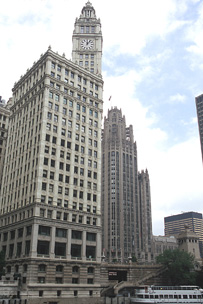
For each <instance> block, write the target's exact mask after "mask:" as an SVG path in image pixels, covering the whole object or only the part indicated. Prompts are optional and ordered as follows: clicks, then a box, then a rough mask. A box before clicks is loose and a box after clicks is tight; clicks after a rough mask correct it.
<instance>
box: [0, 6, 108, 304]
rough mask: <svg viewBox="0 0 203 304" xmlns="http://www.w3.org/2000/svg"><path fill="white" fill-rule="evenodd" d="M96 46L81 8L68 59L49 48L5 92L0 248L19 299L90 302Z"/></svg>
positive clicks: (96, 203) (96, 179)
mask: <svg viewBox="0 0 203 304" xmlns="http://www.w3.org/2000/svg"><path fill="white" fill-rule="evenodd" d="M101 48H102V35H101V24H100V20H99V19H97V18H96V15H95V10H94V8H93V6H92V5H91V3H90V2H89V1H88V2H87V3H86V5H85V6H84V7H83V9H82V12H81V15H80V18H78V19H76V22H75V28H74V35H73V54H74V56H73V61H70V60H67V59H66V58H65V55H62V56H60V55H59V54H58V53H55V52H53V51H52V50H51V48H50V47H49V49H48V50H47V51H46V52H45V54H43V55H41V57H40V59H39V60H38V61H37V62H36V63H34V64H33V66H32V67H31V68H30V69H28V70H27V72H26V74H25V75H24V76H22V77H21V79H20V80H19V81H17V82H16V83H15V85H14V88H13V100H12V105H11V108H10V111H11V114H10V121H9V128H8V140H7V147H6V153H5V165H4V169H3V177H2V189H1V204H0V236H1V238H0V250H3V251H4V252H5V257H6V278H7V279H13V276H15V278H16V277H21V284H22V285H21V289H20V297H21V300H22V301H24V300H25V301H26V299H27V297H28V295H29V301H33V303H34V302H35V303H38V302H39V299H40V298H41V299H44V298H46V301H47V300H50V299H51V300H53V299H57V298H58V297H63V298H71V297H99V295H100V262H101V207H100V206H101V203H100V201H101V197H100V196H101V186H100V185H101V120H102V112H103V101H102V93H103V80H102V77H101V73H100V72H101V52H102V49H101ZM97 52H99V54H97ZM78 58H81V61H82V60H83V59H84V58H85V61H84V60H83V64H80V63H79V62H78ZM42 301H43V300H42ZM22 303H24V302H22ZM29 303H30V302H29Z"/></svg>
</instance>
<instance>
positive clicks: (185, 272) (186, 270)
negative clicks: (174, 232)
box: [156, 249, 196, 285]
mask: <svg viewBox="0 0 203 304" xmlns="http://www.w3.org/2000/svg"><path fill="white" fill-rule="evenodd" d="M156 260H157V263H159V264H162V265H163V266H164V267H166V272H165V276H166V278H167V279H168V283H169V284H171V285H187V284H195V283H196V273H195V271H194V270H195V265H196V262H195V258H194V256H193V255H192V254H191V253H188V252H185V251H181V250H179V249H175V250H165V251H164V252H163V253H161V254H160V255H159V256H157V258H156Z"/></svg>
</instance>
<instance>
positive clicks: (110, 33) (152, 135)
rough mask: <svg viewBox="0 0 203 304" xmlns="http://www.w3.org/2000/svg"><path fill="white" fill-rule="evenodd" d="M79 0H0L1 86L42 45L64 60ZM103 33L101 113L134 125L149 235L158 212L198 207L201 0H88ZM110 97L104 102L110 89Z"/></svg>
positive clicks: (158, 228) (201, 177) (0, 90)
mask: <svg viewBox="0 0 203 304" xmlns="http://www.w3.org/2000/svg"><path fill="white" fill-rule="evenodd" d="M86 2H87V0H77V1H71V0H57V1H56V0H35V1H32V0H18V1H16V0H7V1H4V2H3V4H2V5H1V10H0V95H1V96H2V97H3V99H5V100H6V101H7V100H8V99H9V97H11V96H12V87H13V85H14V83H15V82H16V81H18V80H19V79H20V76H21V75H24V74H25V73H26V71H27V69H28V68H31V67H32V65H33V63H34V62H35V61H37V60H38V59H39V58H40V56H41V54H43V53H45V52H46V51H47V49H48V47H49V46H51V48H52V50H53V51H54V52H58V53H59V54H60V55H62V54H63V53H65V55H66V58H67V59H71V51H72V33H73V29H74V22H75V18H76V17H79V16H80V13H81V10H82V8H83V6H84V5H85V3H86ZM91 2H92V4H93V6H94V8H95V10H96V15H97V17H98V18H100V19H101V23H102V34H103V79H104V94H103V100H104V116H106V115H107V111H108V109H110V108H111V107H115V106H117V108H119V109H121V110H122V114H123V115H125V118H126V123H127V126H128V125H133V130H134V139H135V141H136V142H137V150H138V169H139V171H141V170H145V169H146V168H147V169H148V172H149V176H150V185H151V204H152V224H153V234H154V235H164V217H165V216H170V215H173V214H178V213H182V212H188V211H195V212H201V213H203V166H202V158H201V149H200V140H199V131H198V123H197V115H196V107H195V97H196V96H198V95H200V94H202V93H203V39H202V37H203V1H201V0H153V1H152V0H125V1H115V0H102V1H101V0H92V1H91ZM110 96H111V100H110V101H109V97H110Z"/></svg>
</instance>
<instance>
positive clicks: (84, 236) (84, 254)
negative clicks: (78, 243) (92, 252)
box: [82, 231, 87, 261]
mask: <svg viewBox="0 0 203 304" xmlns="http://www.w3.org/2000/svg"><path fill="white" fill-rule="evenodd" d="M86 236H87V231H83V233H82V260H83V261H86Z"/></svg>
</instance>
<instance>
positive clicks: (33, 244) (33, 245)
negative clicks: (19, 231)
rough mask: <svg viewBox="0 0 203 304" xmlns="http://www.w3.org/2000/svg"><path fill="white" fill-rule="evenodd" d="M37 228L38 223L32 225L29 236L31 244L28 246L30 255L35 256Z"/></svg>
mask: <svg viewBox="0 0 203 304" xmlns="http://www.w3.org/2000/svg"><path fill="white" fill-rule="evenodd" d="M38 229H39V225H38V224H34V225H32V237H31V246H30V255H31V257H36V256H37V239H38Z"/></svg>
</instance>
